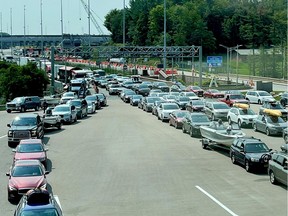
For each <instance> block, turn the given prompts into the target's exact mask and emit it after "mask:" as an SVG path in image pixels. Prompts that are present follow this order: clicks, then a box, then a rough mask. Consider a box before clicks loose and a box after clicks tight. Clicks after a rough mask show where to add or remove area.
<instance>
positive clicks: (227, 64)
mask: <svg viewBox="0 0 288 216" xmlns="http://www.w3.org/2000/svg"><path fill="white" fill-rule="evenodd" d="M219 46H221V47H224V48H225V49H226V50H227V63H226V73H227V82H229V79H230V77H229V47H227V46H224V45H222V44H219Z"/></svg>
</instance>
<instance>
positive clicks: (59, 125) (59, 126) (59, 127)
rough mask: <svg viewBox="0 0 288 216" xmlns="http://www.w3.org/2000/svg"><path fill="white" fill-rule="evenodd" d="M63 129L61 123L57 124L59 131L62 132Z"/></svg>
mask: <svg viewBox="0 0 288 216" xmlns="http://www.w3.org/2000/svg"><path fill="white" fill-rule="evenodd" d="M61 127H62V124H61V122H59V123H58V124H57V128H58V130H61Z"/></svg>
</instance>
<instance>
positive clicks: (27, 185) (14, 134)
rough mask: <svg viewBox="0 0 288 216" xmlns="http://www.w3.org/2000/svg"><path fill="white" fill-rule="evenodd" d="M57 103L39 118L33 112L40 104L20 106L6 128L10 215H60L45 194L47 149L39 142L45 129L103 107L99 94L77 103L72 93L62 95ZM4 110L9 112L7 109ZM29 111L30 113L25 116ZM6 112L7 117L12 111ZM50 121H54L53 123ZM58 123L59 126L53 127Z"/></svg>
mask: <svg viewBox="0 0 288 216" xmlns="http://www.w3.org/2000/svg"><path fill="white" fill-rule="evenodd" d="M21 98H22V97H21ZM27 98H29V97H28V96H27V97H23V100H22V99H21V101H25V100H26V99H27ZM17 101H18V99H17ZM39 101H40V100H39ZM59 102H60V104H56V105H55V106H53V107H45V109H44V114H43V115H41V113H40V112H37V113H34V112H33V110H35V111H38V110H39V109H41V108H40V107H41V106H40V104H38V105H35V106H34V107H33V106H30V107H28V106H27V107H25V108H24V109H23V108H21V106H20V108H17V109H16V110H15V111H20V113H19V114H18V115H16V117H15V118H14V119H13V120H12V122H11V123H9V124H7V126H8V128H9V129H8V134H7V135H8V146H9V147H11V148H12V152H13V153H14V154H13V155H14V156H13V163H12V165H11V167H10V169H9V171H8V172H7V173H6V176H7V177H8V184H7V196H8V201H9V202H11V203H18V205H17V207H16V210H15V213H14V215H22V216H24V215H32V214H33V215H58V216H60V215H63V212H62V208H61V204H60V202H59V199H58V197H57V196H56V195H53V194H51V193H49V192H48V191H47V186H48V181H47V179H46V176H47V174H49V172H50V171H49V170H50V169H51V167H50V160H49V159H48V157H47V151H48V148H46V146H45V144H44V142H43V138H44V134H45V133H46V132H49V130H48V128H49V127H52V126H53V127H56V128H57V129H61V126H62V124H64V123H66V124H71V123H73V122H76V121H77V119H80V118H84V117H86V116H87V115H88V114H90V113H91V114H93V113H95V112H96V109H100V108H101V107H104V106H106V105H107V99H106V96H105V95H104V94H103V93H97V94H92V95H88V96H86V98H85V99H81V98H78V95H77V94H75V92H66V93H64V94H63V95H62V97H61V99H60V100H59ZM90 105H91V107H89V106H90ZM7 107H8V108H9V109H10V108H11V105H7ZM15 107H17V106H15ZM22 107H23V106H22ZM36 107H37V108H36ZM30 110H32V112H26V111H30ZM13 111H14V110H13ZM7 112H8V113H11V112H12V110H9V111H8V110H7ZM53 118H54V119H57V121H55V123H53ZM48 120H49V121H48ZM59 121H60V125H58V124H56V122H58V123H59ZM48 122H49V124H48Z"/></svg>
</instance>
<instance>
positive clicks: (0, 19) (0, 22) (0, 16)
mask: <svg viewBox="0 0 288 216" xmlns="http://www.w3.org/2000/svg"><path fill="white" fill-rule="evenodd" d="M0 24H1V26H0V27H1V29H0V31H1V54H3V41H2V39H3V30H2V27H3V26H2V12H1V13H0Z"/></svg>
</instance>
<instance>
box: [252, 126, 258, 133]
mask: <svg viewBox="0 0 288 216" xmlns="http://www.w3.org/2000/svg"><path fill="white" fill-rule="evenodd" d="M253 130H254V131H255V132H256V131H258V129H257V126H256V124H253Z"/></svg>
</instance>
